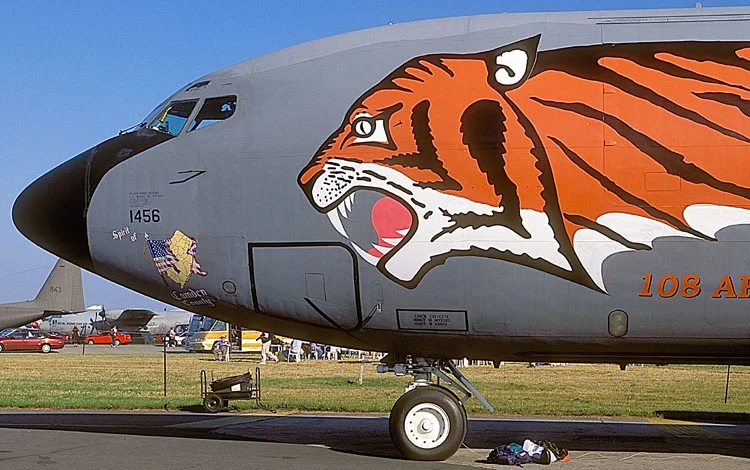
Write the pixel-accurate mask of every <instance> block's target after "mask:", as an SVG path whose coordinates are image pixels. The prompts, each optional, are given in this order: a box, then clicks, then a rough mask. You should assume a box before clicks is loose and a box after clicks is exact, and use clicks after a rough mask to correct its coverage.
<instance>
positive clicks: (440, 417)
mask: <svg viewBox="0 0 750 470" xmlns="http://www.w3.org/2000/svg"><path fill="white" fill-rule="evenodd" d="M466 425H467V418H466V411H465V410H464V409H463V406H462V405H461V403H460V402H459V401H458V398H456V396H455V395H454V394H453V393H451V392H450V391H449V390H446V389H444V388H442V387H437V386H432V385H431V386H427V387H424V386H421V387H417V388H415V389H413V390H410V391H409V392H407V393H406V394H404V395H403V396H402V397H401V398H399V399H398V401H396V403H395V404H394V405H393V409H392V410H391V416H390V419H389V421H388V427H389V430H390V434H391V440H393V443H394V444H395V446H396V448H397V449H398V451H399V452H401V455H403V456H404V457H406V458H407V459H410V460H433V461H434V460H445V459H447V458H448V457H450V456H451V455H453V454H455V453H456V451H457V450H458V449H459V447H461V443H463V441H464V437H466Z"/></svg>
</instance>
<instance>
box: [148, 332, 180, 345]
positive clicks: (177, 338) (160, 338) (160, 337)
mask: <svg viewBox="0 0 750 470" xmlns="http://www.w3.org/2000/svg"><path fill="white" fill-rule="evenodd" d="M165 338H166V340H167V341H169V334H167V333H157V334H156V335H154V339H155V340H156V344H164V340H165ZM186 338H187V336H186V335H185V333H177V334H176V335H175V337H174V340H175V342H176V343H177V344H176V346H184V345H185V339H186Z"/></svg>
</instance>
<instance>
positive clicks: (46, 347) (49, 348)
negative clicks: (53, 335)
mask: <svg viewBox="0 0 750 470" xmlns="http://www.w3.org/2000/svg"><path fill="white" fill-rule="evenodd" d="M50 351H52V346H50V345H49V344H47V343H44V344H43V345H42V352H43V353H45V354H47V353H48V352H50Z"/></svg>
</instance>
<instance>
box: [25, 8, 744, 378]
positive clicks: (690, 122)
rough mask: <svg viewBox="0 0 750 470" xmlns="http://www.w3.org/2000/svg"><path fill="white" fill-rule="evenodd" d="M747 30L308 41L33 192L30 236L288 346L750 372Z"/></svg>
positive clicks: (215, 76) (736, 15)
mask: <svg viewBox="0 0 750 470" xmlns="http://www.w3.org/2000/svg"><path fill="white" fill-rule="evenodd" d="M748 19H750V9H749V8H731V9H691V10H665V11H657V10H655V11H637V12H580V13H552V14H512V15H510V14H502V15H491V16H480V17H471V18H452V19H440V20H431V21H424V22H418V23H410V24H400V25H392V26H384V27H381V28H375V29H371V30H366V31H358V32H353V33H349V34H345V35H341V36H336V37H332V38H327V39H322V40H318V41H314V42H310V43H306V44H301V45H299V46H295V47H291V48H288V49H285V50H281V51H278V52H274V53H270V54H267V55H264V56H261V57H257V58H254V59H251V60H248V61H246V62H242V63H240V64H237V65H235V66H232V67H229V68H226V69H223V70H220V71H217V72H215V73H212V74H209V75H206V76H205V77H202V78H200V79H198V80H195V81H193V82H191V83H190V84H188V85H187V86H185V87H183V88H181V89H180V90H179V91H177V92H176V93H175V94H174V95H172V96H171V97H170V98H169V99H167V100H166V101H165V102H164V103H163V104H162V105H160V106H159V107H157V109H155V110H154V112H153V113H152V114H151V115H150V116H149V117H148V118H147V119H146V120H145V121H144V123H143V124H142V125H140V126H139V127H137V128H135V129H134V130H131V131H129V132H126V133H123V134H122V135H119V136H116V137H113V138H112V139H110V140H108V141H105V142H102V143H101V144H99V145H97V146H95V147H93V148H92V149H89V150H86V151H84V152H82V153H81V154H80V155H78V156H76V157H74V158H73V159H71V160H69V161H67V162H65V163H63V164H62V165H60V166H59V167H57V168H55V169H54V170H52V171H50V172H49V173H47V174H46V175H44V176H42V177H41V178H39V179H38V180H37V181H36V182H34V183H33V184H31V185H30V186H29V187H28V188H27V189H26V190H25V191H24V192H23V193H22V194H21V195H20V196H19V198H18V199H17V201H16V203H15V206H14V209H13V217H14V221H15V224H16V226H17V227H18V229H19V230H20V231H21V232H22V233H24V234H25V235H26V236H27V237H28V238H30V239H31V240H32V241H34V242H35V243H37V244H38V245H40V246H41V247H43V248H45V249H46V250H49V251H51V252H53V253H55V254H57V255H59V256H61V257H64V258H66V259H68V260H70V261H73V262H75V263H76V264H78V265H79V266H81V267H82V268H84V269H87V270H90V271H92V272H95V273H97V274H99V275H101V276H103V277H105V278H107V279H110V280H112V281H115V282H117V283H119V284H122V285H124V286H127V287H128V288H130V289H134V290H136V291H138V292H141V293H143V294H146V295H148V296H150V297H153V298H155V299H158V300H160V301H163V302H167V303H170V304H172V305H174V306H176V307H179V308H183V309H186V310H189V311H192V312H197V313H200V314H203V315H207V316H210V317H214V318H218V319H222V320H227V321H230V322H232V323H236V324H241V325H243V326H247V327H251V328H253V329H260V330H269V331H273V332H275V333H277V334H282V335H284V336H288V337H297V338H303V339H309V340H314V341H318V342H322V343H328V344H337V345H341V346H348V347H353V348H360V349H369V350H380V351H389V352H395V353H401V354H413V355H418V356H423V357H439V358H451V357H463V356H468V357H471V358H476V359H493V360H523V361H538V360H554V361H569V362H574V361H583V362H614V363H628V362H634V361H637V362H685V363H727V364H750V313H749V312H750V226H749V225H750V169H748V168H747V165H745V164H744V163H741V162H738V161H737V160H738V159H739V158H747V157H750V111H748V109H749V108H748V103H750V72H749V71H748V70H749V65H750V62H749V60H750V53H749V52H748V51H750V41H749V40H748V38H750V21H748ZM50 188H54V191H53V190H51V189H50ZM62 227H65V230H63V229H62Z"/></svg>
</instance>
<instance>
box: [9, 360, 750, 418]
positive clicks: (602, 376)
mask: <svg viewBox="0 0 750 470" xmlns="http://www.w3.org/2000/svg"><path fill="white" fill-rule="evenodd" d="M162 360H163V359H162V356H161V355H157V354H148V355H86V356H79V355H63V354H49V355H41V354H9V353H3V354H2V355H0V407H2V408H44V409H164V408H165V405H166V408H167V409H179V408H183V407H189V406H194V405H198V404H200V403H201V400H200V396H199V395H200V386H199V371H200V370H201V369H206V370H208V371H211V370H213V372H214V374H215V376H216V378H219V377H224V376H228V375H234V374H239V373H243V372H247V371H248V369H250V370H254V369H255V366H256V362H257V357H254V356H239V355H235V356H234V358H233V361H232V362H230V363H219V362H214V361H212V360H210V358H209V356H207V355H192V354H173V355H169V356H168V380H167V397H166V398H165V397H164V396H163V381H162V380H163V375H162V374H163V362H162ZM361 365H362V364H361V363H359V362H356V361H340V362H339V361H305V362H302V363H299V364H295V363H291V364H288V363H279V364H271V363H269V364H268V365H264V366H262V374H263V396H264V401H265V402H266V403H267V404H268V405H270V406H272V407H274V408H276V409H279V410H284V411H294V410H314V411H359V412H389V411H390V409H391V407H392V406H393V403H394V402H395V401H396V400H397V399H398V397H399V396H401V394H402V393H403V391H404V388H405V387H406V386H407V385H408V382H409V379H408V378H407V377H400V378H397V377H394V376H393V375H392V374H377V373H376V372H375V365H374V364H372V363H370V364H364V383H363V385H359V383H358V381H359V373H360V366H361ZM462 370H463V372H464V374H466V376H467V377H468V378H469V379H470V380H471V381H472V383H473V384H474V385H475V386H476V387H477V389H478V390H480V391H481V392H482V393H483V394H484V395H485V397H486V398H487V399H488V401H489V402H490V403H491V404H492V405H493V406H494V407H495V409H496V412H495V414H496V415H551V416H554V415H560V416H654V414H655V413H656V412H658V411H664V410H666V411H702V412H734V413H737V412H740V413H748V412H750V367H733V368H732V375H731V382H730V388H729V403H728V404H726V405H725V404H724V387H725V380H726V367H713V366H667V367H656V366H648V365H647V366H645V367H641V366H630V367H628V369H627V370H626V371H624V372H622V371H620V370H619V368H618V367H617V366H615V365H584V364H569V365H567V366H564V367H536V368H527V367H526V364H520V363H505V364H504V365H503V366H501V367H500V368H499V369H493V368H492V367H491V366H472V367H469V368H465V369H462ZM232 404H233V406H237V407H238V408H240V409H249V408H252V407H253V406H254V402H250V401H235V402H232ZM467 408H468V411H469V413H473V414H486V413H487V412H486V410H484V408H482V406H481V405H480V403H479V402H478V401H477V400H474V399H472V400H469V402H468V403H467Z"/></svg>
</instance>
